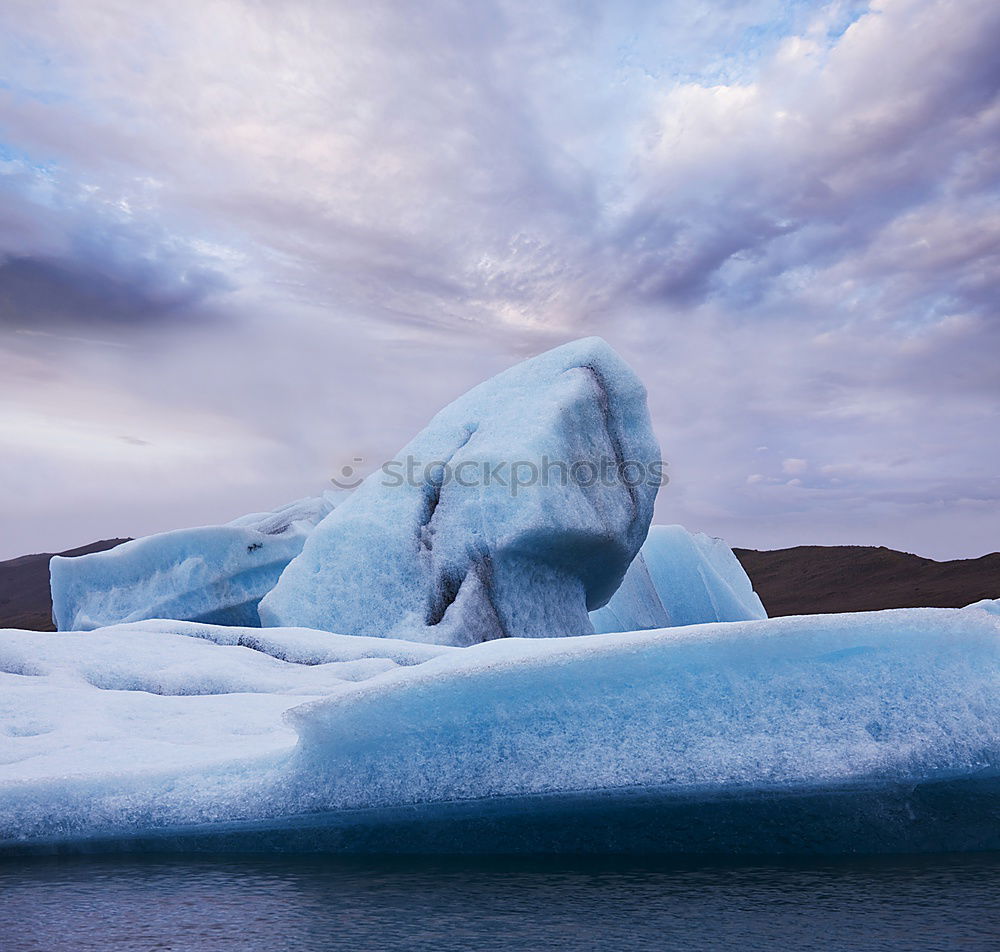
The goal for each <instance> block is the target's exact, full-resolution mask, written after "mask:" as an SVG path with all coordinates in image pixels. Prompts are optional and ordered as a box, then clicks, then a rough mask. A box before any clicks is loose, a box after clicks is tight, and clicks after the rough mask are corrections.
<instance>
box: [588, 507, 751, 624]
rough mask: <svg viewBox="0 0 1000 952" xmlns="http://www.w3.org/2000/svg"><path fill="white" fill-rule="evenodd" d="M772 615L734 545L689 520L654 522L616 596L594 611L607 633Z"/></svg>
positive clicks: (593, 620) (592, 619)
mask: <svg viewBox="0 0 1000 952" xmlns="http://www.w3.org/2000/svg"><path fill="white" fill-rule="evenodd" d="M766 617H767V613H766V612H765V611H764V606H763V605H762V604H761V601H760V598H759V597H758V596H757V593H756V592H755V591H754V590H753V585H752V584H751V583H750V579H749V578H748V577H747V573H746V572H745V571H744V570H743V566H742V565H740V563H739V560H738V559H737V558H736V556H735V555H733V550H732V549H730V548H729V546H728V545H726V543H725V542H724V541H723V540H722V539H715V538H712V537H710V536H707V535H704V534H702V533H691V532H688V531H687V529H685V528H684V527H683V526H651V527H650V530H649V535H648V536H647V537H646V541H645V542H644V543H643V544H642V548H641V549H640V550H639V554H638V555H637V556H636V557H635V559H634V561H633V562H632V564H631V565H630V566H629V569H628V572H626V573H625V578H624V580H623V581H622V584H621V586H620V587H619V589H618V591H617V592H615V594H614V596H613V597H612V599H611V601H610V602H608V604H607V605H605V606H604V607H603V608H599V609H597V610H596V611H593V612H591V613H590V620H591V622H593V625H594V631H596V632H602V633H603V632H612V631H642V630H644V629H648V628H669V627H673V626H677V625H698V624H702V623H705V622H713V621H751V620H753V619H759V618H766Z"/></svg>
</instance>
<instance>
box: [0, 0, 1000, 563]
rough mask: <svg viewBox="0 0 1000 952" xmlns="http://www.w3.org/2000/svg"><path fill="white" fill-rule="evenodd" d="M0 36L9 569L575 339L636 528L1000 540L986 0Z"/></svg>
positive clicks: (332, 15)
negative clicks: (654, 523)
mask: <svg viewBox="0 0 1000 952" xmlns="http://www.w3.org/2000/svg"><path fill="white" fill-rule="evenodd" d="M0 18H2V20H3V21H4V22H3V24H2V25H3V29H0V62H3V63H4V64H5V75H4V76H3V81H2V83H0V360H2V361H3V366H4V368H5V371H6V372H5V374H4V375H3V379H0V390H2V403H0V406H2V408H3V410H2V415H0V453H2V455H3V458H4V459H5V460H6V461H9V462H10V464H11V465H9V466H8V467H6V470H5V472H4V473H3V474H2V475H0V492H2V495H3V499H4V502H3V503H2V505H3V507H4V511H3V512H2V513H0V524H2V526H3V534H2V536H0V548H2V549H3V550H4V551H3V552H0V557H2V556H3V555H14V554H17V553H18V552H20V551H24V550H25V549H29V548H35V549H41V548H46V547H62V546H68V545H71V544H75V543H79V542H84V541H89V540H90V538H91V537H94V536H100V535H105V536H107V535H113V534H123V533H132V534H135V533H139V532H146V531H151V530H154V529H159V528H165V527H168V526H170V525H174V524H183V523H192V522H199V521H206V520H212V519H223V518H231V517H232V516H235V515H237V514H238V513H239V512H240V511H241V510H242V509H253V508H259V507H261V506H263V505H270V504H274V503H277V502H280V501H282V500H283V497H284V496H286V495H302V494H306V493H311V492H314V491H316V490H317V489H318V488H319V487H320V486H321V485H322V483H323V481H324V480H325V479H326V477H327V476H329V475H330V474H331V473H333V472H335V471H336V468H337V467H339V465H340V464H341V462H342V461H345V460H351V459H353V458H355V457H357V456H362V457H364V458H365V459H366V460H369V461H370V464H371V465H375V464H377V462H378V461H379V460H380V459H382V458H385V457H388V456H391V455H392V453H393V452H394V451H395V450H396V449H397V448H398V447H399V446H400V445H401V444H402V443H403V442H405V441H406V439H407V438H408V437H409V436H410V435H411V434H412V432H413V431H414V430H415V429H416V428H417V427H419V425H420V424H421V423H422V422H423V421H424V420H425V419H426V418H427V417H428V416H429V415H430V414H431V413H432V412H433V411H434V410H435V409H437V407H439V406H440V405H441V403H443V402H444V401H446V400H447V399H449V398H450V397H452V396H455V395H457V394H458V393H459V392H461V391H462V390H464V389H465V388H466V387H468V386H469V385H471V384H473V383H475V382H476V381H477V380H478V379H479V378H480V377H481V376H483V375H485V374H488V373H492V372H494V371H496V370H499V369H501V368H502V367H503V366H505V365H507V364H509V363H510V362H512V361H513V360H515V359H518V358H520V357H522V356H525V355H527V354H530V353H534V352H536V351H538V350H540V349H543V348H544V347H547V346H550V345H552V344H554V343H557V342H559V341H562V340H565V339H569V338H572V337H575V336H580V335H582V334H589V333H601V334H603V335H604V336H606V337H607V338H608V340H609V341H610V342H611V343H612V344H613V345H614V346H616V347H617V348H618V349H619V350H620V351H621V352H622V353H623V354H624V356H625V357H626V358H627V359H629V360H630V361H631V362H632V363H633V364H634V365H635V366H636V367H637V369H638V370H639V371H640V373H642V374H643V376H644V378H645V379H646V380H647V382H648V385H649V389H650V400H651V408H652V411H653V415H654V419H655V421H656V425H657V429H658V432H659V435H660V439H661V443H662V445H663V448H664V454H665V456H666V458H667V459H669V461H670V464H671V470H672V474H673V478H672V482H671V484H670V486H668V487H667V488H666V490H664V492H663V494H662V497H661V500H660V505H659V510H658V519H659V521H669V522H673V521H679V522H683V523H685V524H687V525H688V526H689V527H691V528H696V529H702V530H706V531H710V532H713V533H717V534H722V535H725V536H726V537H727V538H729V539H730V541H731V542H733V543H735V544H743V545H758V546H774V545H785V544H795V543H811V542H857V543H865V544H880V543H881V544H887V545H894V546H898V547H903V548H908V549H911V550H915V551H918V552H921V553H923V554H929V555H936V556H939V557H943V556H959V555H977V554H981V553H982V552H985V551H990V550H993V549H996V548H997V547H998V545H1000V541H998V540H1000V505H998V503H1000V479H998V477H997V473H998V471H1000V470H998V462H1000V451H998V450H997V449H996V448H995V446H994V445H993V444H994V443H995V441H994V440H992V439H991V438H990V437H991V434H992V431H993V430H994V429H995V426H996V419H997V414H998V411H1000V375H998V374H997V372H996V358H997V354H998V353H1000V348H998V344H1000V330H998V327H1000V323H998V314H997V300H998V292H1000V164H998V161H997V155H998V154H1000V149H998V146H1000V97H998V92H1000V61H998V59H997V57H996V55H995V51H996V49H997V48H1000V9H998V8H997V7H996V5H995V4H993V3H990V2H988V0H884V2H879V3H874V4H871V5H866V4H861V3H846V2H844V3H836V2H835V3H832V4H827V5H824V4H818V3H793V4H787V3H779V2H770V0H729V2H727V3H725V4H718V3H713V4H703V5H702V4H697V3H639V2H623V3H616V4H608V5H598V4H594V5H591V4H578V3H568V2H567V3H555V2H554V3H550V4H544V5H540V4H537V3H535V4H528V3H526V2H513V0H512V2H483V3H476V4H464V3H457V2H428V3H426V4H422V5H420V7H419V9H418V8H415V7H414V6H413V5H412V4H405V3H402V2H400V3H393V2H380V3H375V4H347V3H344V4H340V3H325V2H324V3H320V2H318V0H317V2H307V0H284V2H281V3H264V2H255V0H243V2H235V0H226V2H218V3H213V4H211V5H205V4H201V3H192V2H187V0H178V2H174V3H172V4H169V5H156V6H155V8H154V7H152V6H150V5H144V4H130V3H125V2H118V0H95V2H93V3H88V4H76V3H70V2H65V3H58V2H56V3H52V4H46V5H42V4H37V3H33V2H23V3H18V2H15V3H13V4H7V5H5V11H4V13H3V14H0Z"/></svg>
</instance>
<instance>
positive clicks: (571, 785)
mask: <svg viewBox="0 0 1000 952" xmlns="http://www.w3.org/2000/svg"><path fill="white" fill-rule="evenodd" d="M998 688H1000V603H997V602H987V603H980V604H979V605H976V606H971V607H969V608H966V609H961V610H957V609H907V610H897V611H885V612H872V613H860V614H849V615H817V616H803V617H794V618H779V619H768V620H762V621H748V622H734V623H716V624H701V625H693V626H688V627H678V628H669V629H660V630H655V631H646V632H634V633H629V634H607V635H591V636H587V637H577V638H560V639H503V640H497V641H491V642H488V643H485V644H479V645H475V646H472V647H469V648H449V647H445V646H437V645H426V644H418V643H405V642H400V641H397V640H394V639H387V638H359V637H354V636H337V635H331V634H328V633H325V632H318V631H311V630H306V629H269V630H262V629H238V628H221V627H214V626H209V625H199V624H194V623H185V622H165V621H161V622H146V623H142V624H137V625H123V626H117V627H114V628H108V629H102V630H100V631H96V632H91V633H39V632H21V631H4V632H0V723H2V724H3V734H2V735H0V848H3V849H10V848H12V847H16V846H17V845H18V844H19V843H20V844H22V845H23V844H25V843H31V842H36V843H39V842H43V841H50V842H64V843H72V842H77V843H82V842H83V841H84V840H85V839H86V838H88V837H94V836H103V837H112V838H114V837H119V838H120V837H122V836H136V835H140V834H142V835H150V834H153V833H159V834H164V833H167V832H169V831H171V830H179V829H180V828H182V827H185V826H186V825H190V824H195V825H198V824H208V826H207V827H199V829H201V831H202V833H204V832H205V830H211V829H216V828H218V829H222V828H226V829H233V828H234V826H233V825H234V824H236V825H239V824H243V825H244V827H246V825H247V824H249V825H250V826H249V827H247V829H249V830H250V832H249V833H247V834H246V835H247V836H249V837H250V839H248V840H246V839H245V840H243V841H242V843H243V846H244V847H247V846H248V844H249V848H253V847H252V844H253V842H254V839H253V837H255V836H259V835H262V834H261V831H262V830H266V829H279V828H280V829H282V830H283V831H284V833H283V834H282V836H283V837H290V836H292V834H293V833H294V831H295V830H296V829H303V830H304V829H309V830H310V831H311V832H309V834H308V837H307V838H306V840H305V841H300V845H302V846H303V848H312V847H311V846H310V843H311V842H312V841H313V840H314V839H315V841H316V842H317V843H318V842H321V841H322V837H321V836H320V834H319V833H317V830H321V829H322V828H324V827H327V828H332V827H335V826H337V824H338V823H341V822H344V820H343V818H344V817H357V816H364V817H368V818H369V819H370V818H371V817H372V816H377V815H386V816H390V815H391V816H392V817H394V819H393V821H392V822H393V823H394V824H396V825H395V826H394V827H393V829H394V830H395V833H393V836H396V837H400V838H401V839H400V841H399V843H400V844H401V843H403V842H404V841H405V837H406V833H405V829H406V823H407V822H408V821H407V819H406V818H407V817H410V818H414V817H416V816H417V815H418V812H419V811H418V812H417V813H415V812H413V811H414V810H417V807H418V806H419V808H420V810H426V809H430V808H431V807H433V808H434V809H445V808H446V807H447V805H448V804H455V803H456V802H457V803H461V804H464V805H465V806H464V807H463V809H464V810H465V813H464V814H463V815H464V816H465V820H464V821H463V822H464V823H467V822H471V820H470V816H473V817H478V818H479V821H481V822H485V823H486V827H489V824H490V823H492V822H493V821H492V820H489V817H490V816H491V815H492V816H494V819H495V818H496V814H495V813H493V814H491V813H490V811H491V810H494V811H495V810H496V809H498V808H497V807H496V806H495V805H496V804H497V803H500V802H501V801H503V799H504V798H511V797H513V798H524V797H531V796H537V795H542V794H545V795H549V796H553V795H554V796H557V797H564V796H571V795H572V796H573V797H575V798H576V799H575V800H574V801H573V802H574V804H575V806H574V807H573V809H574V810H577V811H579V810H581V809H582V810H584V814H580V815H581V816H582V815H585V813H586V809H592V808H593V807H594V805H595V804H596V805H599V804H600V803H602V802H606V801H607V798H608V796H610V795H625V794H629V793H631V794H634V793H636V792H638V791H646V792H647V793H648V792H650V791H652V792H654V793H655V796H656V797H657V798H659V799H658V800H657V803H660V804H661V806H662V804H663V803H665V802H666V801H667V800H670V798H673V801H672V802H679V801H678V798H681V799H682V800H683V802H684V803H685V804H686V806H685V807H684V809H685V810H686V811H688V812H687V813H685V816H686V818H687V819H686V820H685V821H684V822H685V823H688V824H690V823H694V822H696V821H697V820H698V817H700V816H703V815H705V811H708V812H709V813H710V814H711V815H712V816H716V813H711V811H717V810H718V809H719V803H720V802H722V801H720V799H719V798H720V797H722V798H723V799H724V800H725V798H729V800H726V802H730V801H732V798H733V796H734V795H736V796H737V800H739V802H741V803H742V802H746V803H750V802H751V801H752V802H753V803H755V804H757V808H759V810H763V811H765V813H766V812H767V811H771V813H770V814H768V815H771V816H777V814H775V813H774V811H776V810H779V807H780V805H781V804H784V803H786V802H791V801H789V800H788V796H792V795H793V794H794V797H798V798H800V801H801V797H802V796H804V795H813V794H816V795H820V794H822V795H823V796H829V797H833V799H831V800H830V803H831V804H833V806H831V809H834V810H836V809H841V810H842V814H843V817H844V818H846V819H843V823H842V824H841V825H840V826H838V827H837V831H836V834H835V835H834V834H830V836H833V837H834V839H833V840H832V841H831V842H832V843H833V845H832V846H830V848H831V849H833V850H835V851H836V850H858V849H862V850H867V849H879V848H908V847H907V846H906V844H907V843H908V842H909V843H911V844H914V843H921V842H925V841H926V842H933V838H931V839H930V840H928V839H927V837H932V834H933V835H937V834H934V831H935V830H937V831H939V832H940V831H941V830H942V829H947V830H949V831H955V830H956V829H957V830H959V831H960V832H961V831H962V830H964V831H965V834H963V835H965V840H963V841H962V843H961V844H955V845H956V848H957V846H958V845H965V846H967V842H968V841H969V840H970V837H971V838H972V840H971V841H972V842H976V843H980V842H981V843H983V844H985V845H983V846H982V847H981V848H986V845H989V844H993V846H992V848H996V844H995V843H994V840H997V837H998V836H1000V833H998V831H997V829H996V825H995V823H993V824H992V825H990V823H989V822H986V821H988V819H989V818H988V816H986V814H987V813H988V812H989V804H990V803H993V804H995V802H996V796H997V793H998V791H1000V781H998V777H1000V705H998V704H997V701H996V698H997V691H998ZM283 713H284V714H286V717H285V719H284V720H282V714H283ZM943 781H947V782H950V783H958V782H965V781H969V782H975V783H978V784H986V787H985V790H986V793H985V794H984V795H983V797H981V798H980V799H979V800H976V799H973V800H972V801H969V802H965V801H963V806H962V808H961V809H958V808H957V807H956V804H955V802H954V801H950V800H948V798H947V797H946V796H944V795H943V794H942V793H940V791H941V790H947V789H950V788H942V787H941V783H942V782H943ZM927 784H932V785H934V784H936V786H933V790H935V791H939V792H937V793H934V794H933V796H931V795H929V794H925V793H924V792H922V791H924V790H925V787H926V785H927ZM872 789H879V790H882V791H888V793H887V794H886V795H887V796H891V797H894V798H896V799H895V800H893V801H892V802H893V803H894V804H896V805H897V806H898V809H896V808H895V807H894V809H895V812H894V813H892V816H891V818H890V817H889V815H888V814H886V813H885V810H886V809H887V808H886V807H885V803H884V802H883V801H878V802H877V804H876V806H872V807H870V809H869V808H868V807H865V809H869V813H867V814H865V815H866V816H869V814H870V817H869V818H870V822H871V823H872V824H874V826H873V827H872V828H871V830H869V829H868V827H865V830H866V831H867V832H864V836H863V837H862V833H861V832H859V831H860V829H861V828H860V826H859V823H860V821H859V820H857V815H859V814H857V809H859V807H858V804H862V805H864V804H869V800H865V797H869V798H870V793H868V792H865V791H871V790H872ZM927 789H931V788H927ZM830 791H834V793H835V794H836V796H834V793H830ZM786 795H787V796H786ZM783 797H784V799H783ZM845 797H847V799H844V798H845ZM852 797H854V798H856V799H851V798H852ZM935 797H936V798H937V799H935ZM838 798H839V799H838ZM800 801H796V802H800ZM535 802H536V801H524V800H523V799H522V800H519V801H518V811H520V813H523V812H524V811H525V810H528V813H530V812H531V810H532V809H534V808H533V807H531V804H532V803H535ZM732 802H735V801H732ZM809 802H810V803H811V804H812V805H811V806H810V807H809V810H810V811H812V812H809V813H808V816H807V817H806V820H803V821H802V822H803V823H804V826H802V827H801V829H800V830H799V833H800V834H801V836H802V837H805V839H806V840H808V837H809V835H810V834H809V829H810V827H809V823H813V824H819V825H820V826H822V824H823V822H824V821H823V818H822V815H818V814H817V813H816V806H815V803H814V802H813V801H809ZM824 802H826V801H824ZM872 802H874V801H872ZM970 803H971V806H970ZM477 804H478V806H477ZM491 804H493V806H491ZM837 804H840V806H839V807H838V806H837ZM845 804H846V806H845ZM434 805H437V806H434ZM876 807H877V808H876ZM403 808H405V809H407V810H409V811H411V812H410V813H404V814H400V813H399V810H400V809H403ZM448 809H451V808H450V807H449V808H448ZM545 809H547V810H549V811H550V813H551V811H552V810H556V807H553V806H551V805H550V806H548V807H546V808H545ZM726 809H727V810H728V809H729V808H728V807H727V808H726ZM733 809H735V807H734V808H733ZM824 809H825V808H824ZM358 810H361V811H362V814H356V813H352V812H350V811H358ZM880 810H881V811H882V813H880V812H879V811H880ZM344 811H348V812H347V813H345V812H344ZM364 811H367V812H364ZM380 811H381V812H380ZM385 811H390V812H389V813H388V814H386V813H385ZM393 811H395V812H393ZM692 811H693V812H692ZM852 811H855V812H853V813H852ZM977 811H978V812H977ZM983 811H986V813H983ZM821 813H822V811H820V814H821ZM525 816H527V814H525ZM852 816H854V817H855V820H854V821H852V820H850V817H852ZM880 816H883V819H884V821H885V822H884V823H883V826H881V827H880V826H879V822H880V821H879V819H878V818H879V817H880ZM338 817H339V818H341V819H337V818H338ZM726 817H728V819H726V820H725V823H728V824H729V826H728V827H726V826H725V824H723V826H722V827H720V828H719V829H716V828H715V827H712V829H713V830H714V831H715V832H714V833H713V835H715V834H716V833H717V834H718V835H719V836H721V837H722V838H723V841H725V837H726V836H729V837H730V838H731V839H733V838H735V839H734V841H735V842H742V841H741V840H740V837H741V836H746V837H750V839H749V840H747V842H751V841H753V842H758V841H759V840H760V836H761V835H762V834H760V832H759V829H758V832H756V833H755V832H753V830H750V829H749V827H748V828H747V829H745V830H742V832H741V829H742V828H736V827H733V826H732V824H733V823H734V822H735V821H734V820H733V814H732V813H727V814H726ZM809 817H811V818H812V819H811V820H810V819H809ZM984 817H985V820H984ZM484 818H485V819H484ZM759 819H760V818H759V817H758V820H759ZM890 819H891V823H890ZM352 822H354V821H352ZM366 822H368V821H367V820H366ZM581 822H582V821H581ZM623 822H624V821H623ZM713 822H715V821H713ZM718 822H719V823H723V821H722V820H718ZM755 822H757V821H755ZM866 822H868V821H866ZM851 823H854V826H853V827H852V826H851ZM220 824H221V825H222V826H221V827H220V826H219V825H220ZM400 824H402V826H400ZM486 827H481V828H478V829H480V833H482V831H483V829H486ZM883 827H884V828H883ZM890 827H891V829H890ZM490 828H491V829H492V828H493V827H490ZM762 828H763V827H761V829H762ZM441 829H443V830H444V831H445V832H442V833H441V836H442V837H445V838H447V823H445V826H444V827H442V828H441ZM462 829H465V827H462V826H458V827H455V828H454V829H453V830H452V832H451V834H450V840H451V842H452V845H453V846H454V848H456V849H461V848H468V849H475V848H476V843H475V841H474V838H473V839H470V840H469V841H468V842H467V843H464V844H463V843H461V842H460V841H459V840H458V839H456V837H458V836H459V833H460V831H461V830H462ZM776 829H777V830H778V832H774V833H773V834H770V835H773V836H774V837H775V842H773V843H771V844H770V847H768V844H767V843H764V844H763V845H762V846H761V848H763V849H769V848H773V849H775V850H776V851H779V852H780V851H782V850H783V849H787V848H788V842H790V841H788V840H784V841H783V840H782V839H781V838H782V837H783V836H791V833H790V832H789V831H788V828H787V816H786V817H785V818H784V819H782V821H781V824H778V825H777V826H776ZM880 830H881V833H880V832H879V831H880ZM907 830H909V833H907ZM991 830H992V832H990V831H991ZM253 831H256V832H253ZM401 831H402V832H401ZM456 831H458V832H456ZM727 831H728V832H727ZM872 831H874V832H872ZM887 831H888V832H887ZM928 831H929V832H928ZM970 831H971V832H970ZM189 832H190V831H189ZM661 832H662V831H661ZM536 833H537V830H536ZM890 833H891V834H892V835H891V836H889V834H890ZM917 833H920V835H922V836H924V840H921V839H920V838H919V836H917ZM668 834H669V835H671V836H672V835H675V834H677V830H668V831H666V832H664V833H663V835H664V836H667V835H668ZM883 834H884V836H883ZM532 835H535V834H532ZM602 835H603V834H602ZM609 835H610V834H609ZM677 835H679V834H677ZM956 835H957V834H956ZM879 836H883V839H882V840H881V841H879V840H878V837H879ZM907 836H909V837H910V839H909V840H907V839H906V837H907ZM316 837H319V839H316ZM753 837H757V840H753ZM852 837H853V840H852ZM893 837H895V838H893ZM900 837H902V839H900ZM977 837H978V839H977ZM990 837H992V839H990ZM293 841H294V838H293V840H289V841H288V842H293ZM280 842H281V843H284V842H286V841H285V840H281V841H280ZM900 843H902V844H903V845H902V846H900ZM376 845H378V844H376ZM397 845H399V844H397ZM529 845H530V844H529ZM758 845H759V844H758ZM827 845H828V846H829V844H827ZM369 846H371V842H370V841H369ZM612 846H613V844H612ZM381 847H382V848H387V847H386V843H384V842H383V843H381ZM400 848H405V847H403V846H400Z"/></svg>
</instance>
